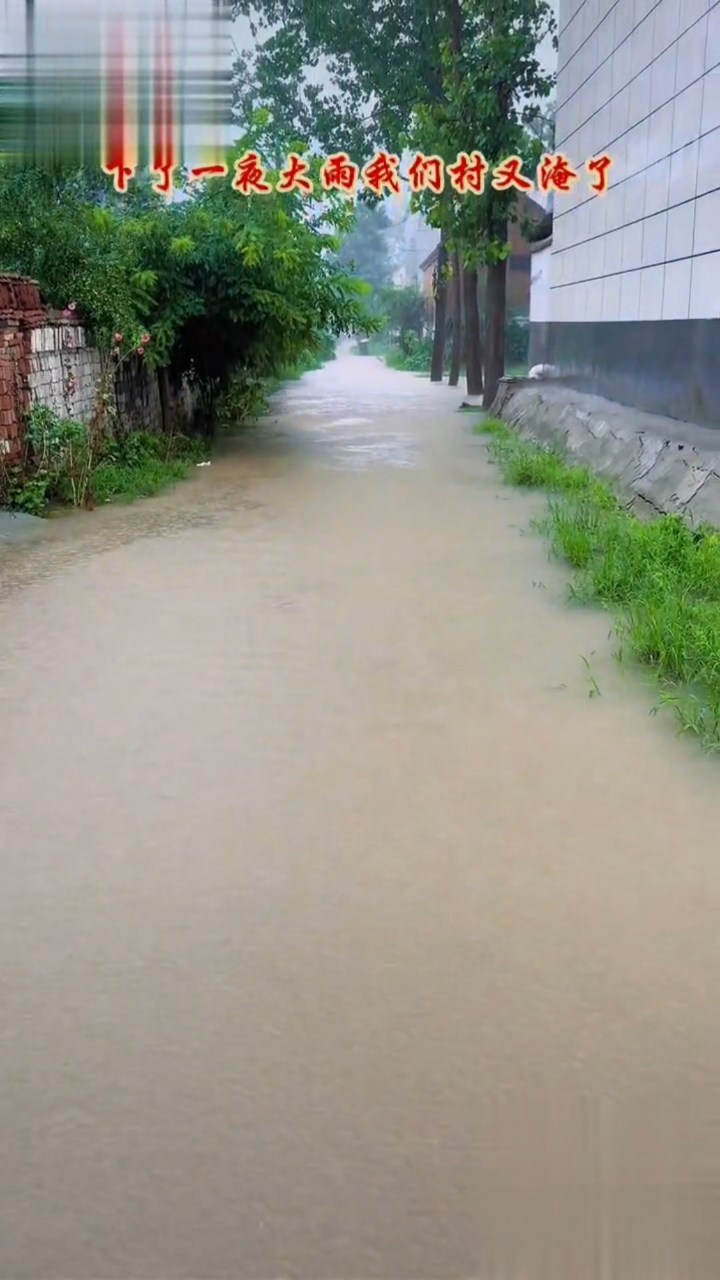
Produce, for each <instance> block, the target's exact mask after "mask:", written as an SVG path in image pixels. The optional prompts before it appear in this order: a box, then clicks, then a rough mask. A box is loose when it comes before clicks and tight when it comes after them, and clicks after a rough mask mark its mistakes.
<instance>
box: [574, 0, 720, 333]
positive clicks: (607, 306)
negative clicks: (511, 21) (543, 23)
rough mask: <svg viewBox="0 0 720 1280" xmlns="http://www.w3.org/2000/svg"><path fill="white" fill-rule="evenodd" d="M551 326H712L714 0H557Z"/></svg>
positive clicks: (719, 10) (717, 67)
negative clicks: (590, 175)
mask: <svg viewBox="0 0 720 1280" xmlns="http://www.w3.org/2000/svg"><path fill="white" fill-rule="evenodd" d="M557 104H558V105H557V136H556V150H557V151H559V152H564V153H565V154H566V155H567V156H568V157H569V158H570V160H571V161H572V162H573V163H574V165H575V167H576V168H578V169H580V171H581V172H584V169H583V167H584V164H585V162H586V160H588V159H590V158H591V157H592V156H594V155H599V154H602V153H607V154H609V155H610V156H612V158H613V161H614V165H613V168H612V170H611V173H610V188H609V190H608V192H607V194H606V195H605V196H593V195H591V194H590V192H589V187H588V180H587V179H586V177H584V176H583V179H582V181H581V182H579V183H578V184H577V185H576V187H575V189H574V191H573V192H572V194H570V195H558V196H556V198H555V218H554V227H553V262H552V320H553V321H554V322H558V321H566V322H567V321H613V320H614V321H618V320H629V321H632V320H682V319H713V318H717V317H720V0H614V2H613V0H560V14H559V48H558V85H557Z"/></svg>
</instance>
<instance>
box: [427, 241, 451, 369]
mask: <svg viewBox="0 0 720 1280" xmlns="http://www.w3.org/2000/svg"><path fill="white" fill-rule="evenodd" d="M445 240H446V235H445V232H444V231H441V233H440V245H439V247H438V259H437V270H436V274H435V281H436V283H435V332H434V333H433V345H432V358H431V361H430V381H431V382H442V378H443V363H444V359H445V324H446V319H447V281H446V279H445V265H446V263H447V249H446V248H445Z"/></svg>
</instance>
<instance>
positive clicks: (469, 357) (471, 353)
mask: <svg viewBox="0 0 720 1280" xmlns="http://www.w3.org/2000/svg"><path fill="white" fill-rule="evenodd" d="M463 301H464V310H465V375H466V377H467V393H468V395H469V396H481V395H482V391H483V374H482V369H483V361H482V339H481V336H480V312H479V310H478V273H477V267H473V268H472V269H470V268H468V267H466V268H465V269H464V271H463Z"/></svg>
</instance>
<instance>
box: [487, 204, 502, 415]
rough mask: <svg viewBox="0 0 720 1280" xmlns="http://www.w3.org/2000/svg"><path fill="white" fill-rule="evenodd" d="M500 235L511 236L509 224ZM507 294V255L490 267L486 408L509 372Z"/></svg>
mask: <svg viewBox="0 0 720 1280" xmlns="http://www.w3.org/2000/svg"><path fill="white" fill-rule="evenodd" d="M499 239H507V224H506V225H505V229H504V232H503V231H501V232H500V235H499ZM506 295H507V258H503V260H502V262H493V263H491V264H490V266H489V267H488V269H487V313H486V315H487V320H486V334H487V355H486V364H485V393H484V395H483V408H484V409H489V408H490V405H491V404H492V402H493V400H494V399H495V395H496V392H497V388H498V382H499V381H500V379H501V378H502V376H503V374H504V372H505V311H506Z"/></svg>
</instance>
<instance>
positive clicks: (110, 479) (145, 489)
mask: <svg viewBox="0 0 720 1280" xmlns="http://www.w3.org/2000/svg"><path fill="white" fill-rule="evenodd" d="M188 467H189V463H187V462H181V461H179V460H177V459H170V460H169V461H167V462H165V461H163V460H162V459H160V458H146V459H145V460H144V461H142V462H138V463H136V464H135V465H134V466H127V465H123V464H122V463H119V462H101V463H100V465H99V466H97V467H96V468H95V471H94V472H93V477H92V494H93V499H94V501H95V502H96V503H97V504H98V505H99V504H101V503H104V502H134V501H135V499H136V498H149V497H150V496H151V495H152V494H154V493H159V492H160V490H161V489H166V488H167V487H168V485H171V484H176V483H177V481H178V480H184V479H185V476H186V475H187V472H188Z"/></svg>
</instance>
